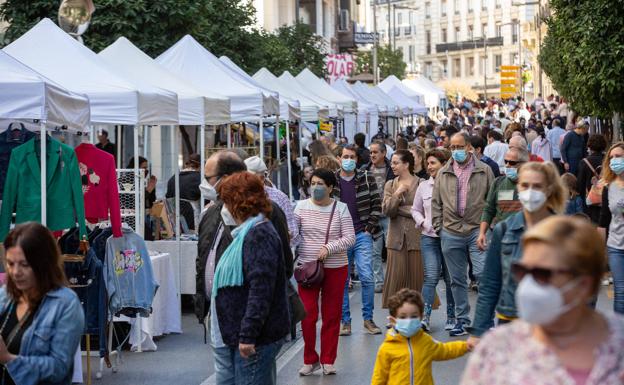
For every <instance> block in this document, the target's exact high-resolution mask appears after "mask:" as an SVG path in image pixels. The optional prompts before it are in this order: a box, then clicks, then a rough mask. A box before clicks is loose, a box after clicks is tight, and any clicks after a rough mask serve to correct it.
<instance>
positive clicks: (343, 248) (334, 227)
mask: <svg viewBox="0 0 624 385" xmlns="http://www.w3.org/2000/svg"><path fill="white" fill-rule="evenodd" d="M332 206H333V203H332V204H331V205H328V206H318V205H316V204H314V203H313V202H312V199H306V200H303V201H299V202H297V206H296V207H295V218H296V220H297V226H298V227H299V234H300V235H301V239H300V243H299V247H298V249H297V255H298V259H297V262H298V263H301V262H311V261H315V260H317V259H318V256H319V252H320V250H321V247H323V246H326V247H327V249H328V250H329V256H328V257H327V259H326V260H325V263H324V265H325V267H327V268H337V267H342V266H346V265H347V263H348V262H347V250H348V249H349V248H350V247H351V246H353V245H354V244H355V231H354V230H353V221H352V220H351V215H350V214H349V208H348V207H347V205H346V204H344V203H342V202H337V203H336V210H335V211H334V216H333V218H332V222H331V227H330V229H329V240H328V242H327V244H326V245H325V234H326V231H327V224H328V221H329V216H330V214H331V209H332Z"/></svg>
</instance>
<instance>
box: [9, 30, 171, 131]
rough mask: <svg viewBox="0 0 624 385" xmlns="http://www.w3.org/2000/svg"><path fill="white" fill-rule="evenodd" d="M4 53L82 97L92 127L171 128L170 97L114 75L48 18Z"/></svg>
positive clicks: (100, 59) (96, 57)
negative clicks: (158, 126)
mask: <svg viewBox="0 0 624 385" xmlns="http://www.w3.org/2000/svg"><path fill="white" fill-rule="evenodd" d="M4 51H5V52H7V53H8V54H9V55H11V56H13V57H14V58H16V59H17V60H19V61H21V62H22V63H24V64H26V65H28V66H29V67H31V68H32V69H34V70H35V71H37V72H39V73H41V74H42V75H44V76H46V77H47V78H50V79H52V80H53V81H55V82H56V83H58V84H60V85H61V86H63V87H65V88H67V89H69V90H71V91H73V92H77V93H83V94H86V95H87V96H88V97H89V102H90V108H91V123H93V124H126V125H136V124H177V121H178V100H177V95H176V94H174V93H171V92H169V91H166V90H163V89H160V88H153V87H148V86H140V87H139V86H137V85H135V84H133V82H131V81H130V80H127V79H125V78H123V77H121V76H118V75H117V74H116V73H115V71H114V70H112V69H111V68H110V67H109V66H108V65H107V64H106V63H105V62H104V61H103V60H102V58H100V57H99V56H97V55H96V54H95V53H94V52H92V51H91V50H90V49H88V48H87V47H85V46H83V45H82V44H80V43H79V42H78V41H76V40H75V39H73V38H72V37H71V36H69V35H68V34H67V33H65V32H64V31H62V30H61V29H60V28H59V27H57V26H56V24H54V23H53V22H52V21H51V20H50V19H47V18H46V19H42V20H41V21H40V22H39V23H37V25H35V26H34V27H33V28H31V29H30V30H29V31H28V32H26V33H25V34H24V35H22V36H21V37H20V38H18V39H17V40H15V41H14V42H12V43H11V44H9V45H8V46H6V47H5V48H4Z"/></svg>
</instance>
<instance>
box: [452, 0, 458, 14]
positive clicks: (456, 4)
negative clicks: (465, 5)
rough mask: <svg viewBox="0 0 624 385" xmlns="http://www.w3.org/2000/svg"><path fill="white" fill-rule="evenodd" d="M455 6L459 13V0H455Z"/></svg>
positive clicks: (456, 12)
mask: <svg viewBox="0 0 624 385" xmlns="http://www.w3.org/2000/svg"><path fill="white" fill-rule="evenodd" d="M453 8H454V9H455V14H456V15H459V0H455V1H454V4H453Z"/></svg>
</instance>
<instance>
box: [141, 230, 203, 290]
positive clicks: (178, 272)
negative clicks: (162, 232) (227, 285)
mask: <svg viewBox="0 0 624 385" xmlns="http://www.w3.org/2000/svg"><path fill="white" fill-rule="evenodd" d="M145 245H146V246H147V249H148V250H153V251H158V252H160V253H167V254H170V255H171V262H172V263H173V269H174V271H175V280H176V288H177V290H178V293H180V294H192V295H194V294H195V259H196V258H197V241H180V252H179V253H178V244H177V242H176V241H175V240H170V241H169V240H161V241H146V242H145Z"/></svg>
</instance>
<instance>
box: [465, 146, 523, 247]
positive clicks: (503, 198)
mask: <svg viewBox="0 0 624 385" xmlns="http://www.w3.org/2000/svg"><path fill="white" fill-rule="evenodd" d="M528 161H529V153H528V152H527V151H522V150H519V149H517V148H510V149H509V151H507V154H505V166H506V167H505V168H504V169H503V173H504V175H501V176H499V177H498V178H496V179H495V180H494V183H492V187H491V188H490V191H489V192H488V196H487V200H486V205H485V208H484V209H483V215H481V226H480V229H479V239H477V245H478V246H479V249H480V250H484V251H485V249H486V247H487V238H486V236H487V231H488V230H491V229H492V228H493V225H496V224H497V223H498V222H500V221H504V220H505V219H507V218H508V217H509V216H510V215H511V214H513V213H517V212H518V211H520V210H522V203H520V201H519V200H518V189H517V188H516V183H517V182H518V168H520V166H521V165H522V164H523V163H525V162H528Z"/></svg>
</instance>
